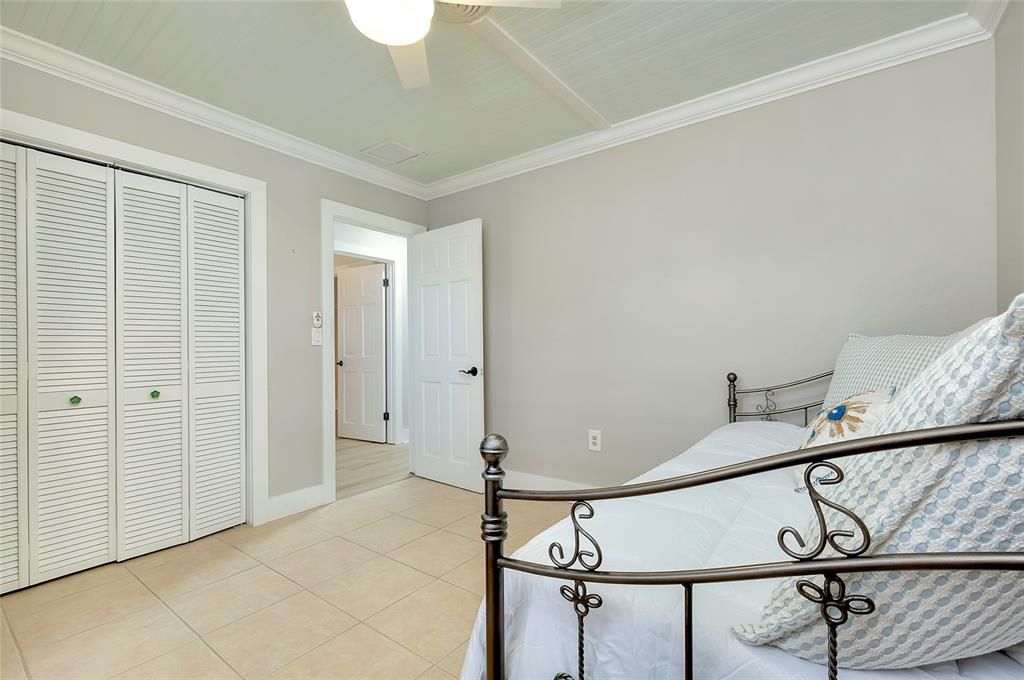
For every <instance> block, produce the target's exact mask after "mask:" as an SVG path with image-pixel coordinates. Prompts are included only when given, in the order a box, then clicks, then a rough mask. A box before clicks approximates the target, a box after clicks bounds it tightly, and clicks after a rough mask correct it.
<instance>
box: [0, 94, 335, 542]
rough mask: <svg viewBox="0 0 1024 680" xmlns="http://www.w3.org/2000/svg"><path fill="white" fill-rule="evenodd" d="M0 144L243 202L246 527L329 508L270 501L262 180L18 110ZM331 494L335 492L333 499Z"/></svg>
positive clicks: (313, 496) (303, 496) (7, 116)
mask: <svg viewBox="0 0 1024 680" xmlns="http://www.w3.org/2000/svg"><path fill="white" fill-rule="evenodd" d="M0 114H2V117H3V121H4V125H3V127H4V130H3V137H4V139H5V140H6V141H10V142H13V143H15V144H25V145H29V146H32V147H35V148H38V149H43V150H48V151H52V152H55V153H59V154H67V155H70V156H75V157H78V158H81V159H83V160H91V161H94V162H98V163H105V164H110V163H113V164H116V165H118V166H119V167H122V168H124V169H126V170H132V171H136V172H140V173H143V174H149V175H154V176H157V177H164V178H167V179H171V180H175V181H181V182H185V183H187V184H190V185H193V186H197V187H206V188H210V189H213V190H215V191H221V192H226V193H230V194H235V195H237V196H240V197H242V198H243V199H244V202H245V215H244V239H245V253H246V257H245V317H246V326H245V353H246V365H245V383H246V395H245V410H246V414H247V418H246V429H245V434H246V438H245V445H246V449H247V451H248V460H247V461H246V462H247V465H246V469H247V472H248V487H247V488H246V489H245V492H246V498H247V500H248V503H247V508H246V520H247V521H248V523H250V524H263V523H265V522H269V521H271V520H273V519H277V518H278V517H283V516H285V515H289V514H292V513H295V512H300V511H302V510H306V509H309V508H312V507H315V506H317V505H320V504H322V503H323V502H324V492H325V489H322V488H320V487H312V488H310V489H303V490H301V491H300V492H293V493H289V494H285V495H283V496H276V497H271V496H270V489H269V479H268V456H269V438H270V437H269V429H268V422H269V417H268V416H269V410H270V409H269V374H268V356H269V324H268V319H267V302H268V297H269V296H268V275H267V244H268V234H267V183H266V182H265V181H263V180H261V179H257V178H254V177H250V176H247V175H242V174H238V173H235V172H231V171H229V170H223V169H221V168H217V167H213V166H210V165H206V164H203V163H198V162H195V161H193V160H189V159H187V158H181V157H178V156H173V155H170V154H166V153H161V152H158V151H154V150H152V149H147V148H145V147H141V146H137V145H134V144H128V143H126V142H123V141H121V140H117V139H112V138H110V137H104V136H101V135H97V134H93V133H91V132H86V131H84V130H80V129H76V128H73V127H68V126H66V125H61V124H59V123H54V122H51V121H48V120H44V119H42V118H37V117H35V116H30V115H27V114H24V113H21V112H18V111H11V110H9V109H2V108H0ZM333 491H334V490H333V487H332V488H331V489H330V492H331V497H332V498H333Z"/></svg>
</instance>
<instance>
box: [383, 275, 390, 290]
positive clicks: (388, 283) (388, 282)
mask: <svg viewBox="0 0 1024 680" xmlns="http://www.w3.org/2000/svg"><path fill="white" fill-rule="evenodd" d="M390 285H391V282H390V281H388V279H387V277H386V276H385V277H384V287H385V288H387V287H388V286H390Z"/></svg>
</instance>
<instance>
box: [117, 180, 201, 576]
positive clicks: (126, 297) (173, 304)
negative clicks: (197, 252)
mask: <svg viewBox="0 0 1024 680" xmlns="http://www.w3.org/2000/svg"><path fill="white" fill-rule="evenodd" d="M116 195H117V239H116V241H117V253H116V270H117V275H116V290H117V351H116V356H117V409H118V410H117V526H118V531H117V534H118V536H117V558H118V559H119V560H124V559H127V558H129V557H134V556H136V555H141V554H143V553H147V552H151V551H153V550H159V549H160V548H165V547H167V546H169V545H174V544H176V543H182V542H184V541H187V540H188V533H189V532H188V457H187V455H186V453H185V452H186V447H187V443H188V428H187V422H188V421H187V410H186V404H187V392H186V385H187V358H188V356H187V349H186V341H187V335H188V331H187V328H188V326H187V323H186V310H187V307H188V298H187V293H186V266H185V263H186V261H187V259H188V246H187V242H186V238H185V233H186V228H185V225H186V214H187V211H186V189H185V185H184V184H180V183H178V182H169V181H167V180H162V179H155V178H153V177H145V176H142V175H137V174H134V173H130V172H124V171H123V170H118V171H117V192H116Z"/></svg>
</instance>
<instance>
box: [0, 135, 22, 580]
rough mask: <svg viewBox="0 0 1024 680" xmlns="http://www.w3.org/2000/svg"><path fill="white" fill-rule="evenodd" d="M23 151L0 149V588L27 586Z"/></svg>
mask: <svg viewBox="0 0 1024 680" xmlns="http://www.w3.org/2000/svg"><path fill="white" fill-rule="evenodd" d="M25 171H26V165H25V149H22V148H20V147H15V146H11V145H9V144H3V145H2V148H0V592H7V591H9V590H13V589H15V588H21V587H23V586H26V585H28V582H29V570H28V488H27V487H28V460H27V455H28V452H27V446H26V445H27V432H26V429H27V428H26V423H27V421H28V390H27V389H26V385H25V382H26V379H27V370H28V368H27V348H28V343H27V339H26V333H27V328H26V293H25V290H26V283H25V281H26V271H25V247H26V244H25V232H26V229H25V220H26V210H25V196H26V193H25V191H26V189H25Z"/></svg>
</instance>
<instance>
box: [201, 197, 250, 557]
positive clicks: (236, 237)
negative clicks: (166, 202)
mask: <svg viewBox="0 0 1024 680" xmlns="http://www.w3.org/2000/svg"><path fill="white" fill-rule="evenodd" d="M188 207H189V264H190V266H191V271H190V273H189V319H190V324H189V356H190V361H189V366H190V367H191V369H192V374H191V381H190V385H189V423H190V428H189V430H190V447H189V450H190V454H191V457H190V467H191V480H190V481H191V484H190V488H191V511H192V512H191V533H190V536H191V538H198V537H199V536H204V535H206V534H209V533H212V532H214V531H219V530H221V529H224V528H227V527H231V526H235V525H236V524H241V523H243V522H244V521H245V484H246V470H245V398H244V395H245V385H244V379H245V356H244V346H245V345H244V339H245V335H244V333H245V318H244V297H243V291H244V287H243V286H244V272H245V265H244V253H243V235H244V229H243V224H244V203H243V201H242V199H240V198H237V197H234V196H226V195H223V194H219V193H216V192H212V191H206V190H204V189H197V188H195V187H189V188H188Z"/></svg>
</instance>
